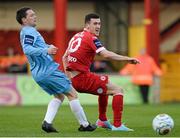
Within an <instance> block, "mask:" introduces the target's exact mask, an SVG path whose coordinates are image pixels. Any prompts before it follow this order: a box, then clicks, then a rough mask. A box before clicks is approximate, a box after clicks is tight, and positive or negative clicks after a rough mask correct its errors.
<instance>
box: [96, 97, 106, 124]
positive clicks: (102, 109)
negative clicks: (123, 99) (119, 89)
mask: <svg viewBox="0 0 180 138" xmlns="http://www.w3.org/2000/svg"><path fill="white" fill-rule="evenodd" d="M98 102H99V119H100V120H101V121H107V117H106V109H107V105H108V96H107V95H100V96H99V98H98Z"/></svg>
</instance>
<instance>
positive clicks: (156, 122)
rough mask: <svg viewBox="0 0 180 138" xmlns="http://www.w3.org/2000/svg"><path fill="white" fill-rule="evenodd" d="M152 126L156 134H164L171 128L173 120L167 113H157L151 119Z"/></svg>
mask: <svg viewBox="0 0 180 138" xmlns="http://www.w3.org/2000/svg"><path fill="white" fill-rule="evenodd" d="M152 126H153V129H154V131H155V132H156V133H157V134H159V135H166V134H168V133H170V132H171V130H172V129H173V127H174V121H173V119H172V118H171V117H170V116H169V115H167V114H159V115H157V116H156V117H155V118H154V119H153V122H152Z"/></svg>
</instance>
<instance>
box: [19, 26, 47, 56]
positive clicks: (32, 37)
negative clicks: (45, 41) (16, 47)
mask: <svg viewBox="0 0 180 138" xmlns="http://www.w3.org/2000/svg"><path fill="white" fill-rule="evenodd" d="M37 37H38V35H37V31H36V30H34V29H29V30H26V31H24V34H23V38H22V47H23V51H24V53H25V54H26V55H37V56H39V55H41V54H44V55H47V54H48V53H47V52H48V51H47V50H48V48H38V47H35V42H36V39H37Z"/></svg>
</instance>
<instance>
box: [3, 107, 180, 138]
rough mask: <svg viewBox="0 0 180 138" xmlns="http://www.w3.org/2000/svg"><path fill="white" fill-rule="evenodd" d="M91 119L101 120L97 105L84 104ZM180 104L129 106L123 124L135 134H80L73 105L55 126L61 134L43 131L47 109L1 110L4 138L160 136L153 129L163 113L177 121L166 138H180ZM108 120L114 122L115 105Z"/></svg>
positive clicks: (64, 109) (60, 114)
mask: <svg viewBox="0 0 180 138" xmlns="http://www.w3.org/2000/svg"><path fill="white" fill-rule="evenodd" d="M83 107H84V110H85V112H86V115H87V117H88V120H89V121H90V122H92V123H95V121H96V120H97V116H98V114H97V111H98V109H97V105H83ZM179 107H180V104H160V105H157V104H156V105H126V106H125V107H124V114H123V122H125V123H126V124H127V125H128V126H129V127H130V128H133V129H134V130H135V131H134V132H112V131H110V130H106V129H102V128H98V129H96V131H94V132H78V130H77V128H78V127H79V124H78V123H77V121H76V120H75V118H74V116H73V114H72V112H71V111H70V108H69V106H67V105H63V106H62V107H61V108H60V110H59V112H58V114H57V116H56V118H55V120H54V126H55V128H57V129H58V130H59V131H60V133H53V134H47V133H45V132H43V131H42V130H41V128H40V127H41V122H42V120H43V118H44V114H45V111H46V106H18V107H2V106H1V107H0V137H12V136H15V137H159V136H160V135H157V134H156V133H155V132H154V131H153V129H152V120H153V118H154V117H155V116H156V115H157V114H159V113H167V114H169V115H170V116H171V117H172V118H173V119H174V122H175V127H174V129H173V130H172V132H171V133H170V134H168V135H165V136H166V137H178V136H180V131H179V130H180V110H179ZM107 114H108V117H109V119H111V121H112V111H111V106H109V107H108V113H107Z"/></svg>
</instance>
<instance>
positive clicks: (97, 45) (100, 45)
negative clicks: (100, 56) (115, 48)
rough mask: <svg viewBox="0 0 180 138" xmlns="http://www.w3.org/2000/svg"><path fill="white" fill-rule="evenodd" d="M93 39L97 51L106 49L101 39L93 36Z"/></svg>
mask: <svg viewBox="0 0 180 138" xmlns="http://www.w3.org/2000/svg"><path fill="white" fill-rule="evenodd" d="M92 39H93V47H94V49H95V51H96V53H99V52H101V51H102V50H104V49H105V47H104V46H103V45H102V43H101V41H100V40H99V39H98V38H97V37H93V38H92Z"/></svg>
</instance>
